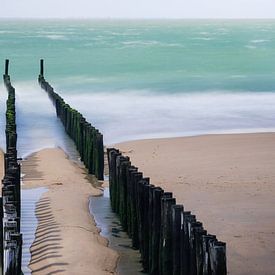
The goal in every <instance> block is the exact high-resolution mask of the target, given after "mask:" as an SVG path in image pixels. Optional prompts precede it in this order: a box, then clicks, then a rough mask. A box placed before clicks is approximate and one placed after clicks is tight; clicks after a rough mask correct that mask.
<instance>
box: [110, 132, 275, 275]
mask: <svg viewBox="0 0 275 275" xmlns="http://www.w3.org/2000/svg"><path fill="white" fill-rule="evenodd" d="M115 147H117V148H119V149H120V150H121V151H122V152H124V154H125V155H128V156H129V157H130V158H131V161H132V163H133V164H134V165H135V166H137V167H139V169H140V171H142V172H143V173H144V175H145V176H149V177H150V178H151V182H152V183H153V184H155V185H159V186H161V187H163V188H164V189H165V190H166V191H172V192H173V193H174V196H175V198H176V199H177V203H180V204H184V207H185V209H186V210H191V211H192V212H193V213H194V214H196V215H197V219H199V220H201V221H202V222H203V223H204V227H205V228H206V229H207V230H208V232H209V233H211V234H216V235H217V237H218V238H219V239H220V240H222V241H225V242H226V243H227V251H228V253H227V256H228V260H227V261H228V271H229V274H250V275H252V274H255V275H256V274H275V266H274V259H275V211H274V207H275V199H274V198H275V169H274V167H275V133H263V134H232V135H206V136H197V137H184V138H168V139H153V140H139V141H133V142H125V143H121V144H116V145H115Z"/></svg>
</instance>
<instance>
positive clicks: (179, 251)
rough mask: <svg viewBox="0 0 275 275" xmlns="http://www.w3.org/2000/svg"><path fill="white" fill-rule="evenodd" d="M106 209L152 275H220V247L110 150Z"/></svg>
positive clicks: (222, 250)
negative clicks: (108, 202) (111, 210)
mask: <svg viewBox="0 0 275 275" xmlns="http://www.w3.org/2000/svg"><path fill="white" fill-rule="evenodd" d="M107 155H108V164H109V183H110V199H111V206H112V209H113V211H114V212H116V213H117V214H118V215H119V217H120V220H121V223H122V226H123V228H124V229H125V230H126V232H127V233H128V235H129V237H130V238H131V239H132V246H133V247H134V248H136V249H139V251H140V253H141V261H142V265H143V268H144V272H146V273H149V274H152V275H171V274H172V275H214V274H215V275H225V274H227V267H226V244H225V243H224V242H220V241H218V240H217V238H216V236H214V235H210V234H208V233H207V231H206V230H205V229H204V228H203V224H202V223H201V222H199V221H197V220H196V216H195V215H192V214H191V212H189V211H185V209H184V207H183V205H178V204H176V199H175V198H173V194H172V193H171V192H165V191H164V190H163V189H162V188H160V187H157V186H154V185H153V184H150V179H149V178H144V177H143V174H142V173H141V172H139V171H138V168H137V167H135V166H133V165H132V164H131V161H130V159H129V157H127V156H123V155H122V153H121V152H120V151H119V150H117V149H115V148H108V149H107Z"/></svg>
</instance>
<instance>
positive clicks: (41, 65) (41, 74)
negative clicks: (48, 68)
mask: <svg viewBox="0 0 275 275" xmlns="http://www.w3.org/2000/svg"><path fill="white" fill-rule="evenodd" d="M40 76H42V77H44V60H43V59H40Z"/></svg>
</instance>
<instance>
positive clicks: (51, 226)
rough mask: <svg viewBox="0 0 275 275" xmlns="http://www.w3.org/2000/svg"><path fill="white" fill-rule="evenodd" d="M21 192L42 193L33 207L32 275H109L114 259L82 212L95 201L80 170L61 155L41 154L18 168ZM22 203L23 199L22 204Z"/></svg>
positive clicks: (95, 192) (86, 212) (93, 191)
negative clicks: (35, 221)
mask: <svg viewBox="0 0 275 275" xmlns="http://www.w3.org/2000/svg"><path fill="white" fill-rule="evenodd" d="M22 173H23V174H25V176H24V178H23V188H35V187H41V186H43V187H46V188H47V190H48V191H47V192H45V193H44V194H43V195H42V197H41V199H40V200H39V202H37V205H36V216H37V218H38V227H37V230H36V234H35V241H34V243H33V244H32V246H31V255H32V258H31V263H30V265H29V267H30V268H31V270H32V274H41V275H42V274H55V273H58V274H59V273H60V274H113V273H114V271H115V268H116V263H117V260H118V254H117V253H116V252H115V251H113V250H111V249H109V248H108V247H107V244H108V241H107V240H106V239H104V238H103V237H101V236H100V235H99V229H98V228H97V227H96V225H95V222H94V220H93V218H92V217H91V215H90V213H89V209H88V200H89V197H90V196H92V195H93V196H99V195H101V190H99V189H97V188H95V187H93V185H92V182H93V183H95V181H96V179H95V178H93V177H89V178H87V173H86V171H85V170H84V168H81V167H80V166H79V165H78V164H76V163H75V162H72V161H71V160H69V159H68V157H67V156H66V155H65V153H64V152H63V151H62V150H61V149H45V150H41V151H39V152H37V153H35V154H33V155H31V156H29V157H28V158H27V159H26V160H24V161H23V162H22ZM23 203H24V198H23Z"/></svg>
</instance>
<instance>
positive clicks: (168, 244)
mask: <svg viewBox="0 0 275 275" xmlns="http://www.w3.org/2000/svg"><path fill="white" fill-rule="evenodd" d="M162 203H163V208H162V210H163V213H162V223H163V227H162V230H163V231H162V241H163V242H162V251H161V254H160V257H161V263H160V266H161V272H160V274H163V275H170V274H171V270H173V257H172V253H171V252H172V251H171V248H172V206H173V205H175V204H176V199H175V198H163V199H162Z"/></svg>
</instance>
